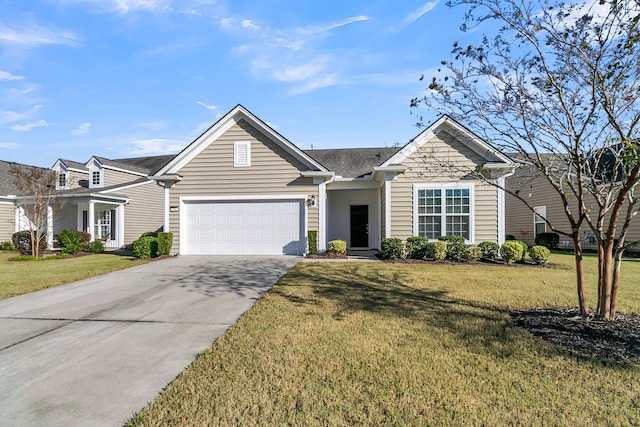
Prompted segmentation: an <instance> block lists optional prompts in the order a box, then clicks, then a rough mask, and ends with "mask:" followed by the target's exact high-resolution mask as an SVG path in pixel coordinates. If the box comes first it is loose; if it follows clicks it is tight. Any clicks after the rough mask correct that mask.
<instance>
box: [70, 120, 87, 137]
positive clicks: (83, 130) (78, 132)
mask: <svg viewBox="0 0 640 427" xmlns="http://www.w3.org/2000/svg"><path fill="white" fill-rule="evenodd" d="M89 129H91V123H89V122H86V123H82V124H79V125H78V126H76V128H75V129H73V130H72V131H71V135H73V136H84V135H86V134H87V133H88V132H89Z"/></svg>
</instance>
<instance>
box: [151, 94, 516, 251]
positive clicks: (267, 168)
mask: <svg viewBox="0 0 640 427" xmlns="http://www.w3.org/2000/svg"><path fill="white" fill-rule="evenodd" d="M444 163H453V164H456V165H458V166H459V168H457V169H454V170H450V169H449V170H444V169H443V168H442V166H441V165H442V164H444ZM513 166H514V165H513V163H512V162H511V161H510V159H509V158H508V157H506V156H504V155H502V154H500V153H499V152H497V151H496V150H494V149H493V148H492V147H490V146H489V145H488V144H487V143H485V142H484V141H482V140H481V139H480V138H478V137H477V136H475V135H474V134H472V133H471V132H470V131H469V130H467V129H466V128H464V127H463V126H461V125H460V124H459V123H457V122H455V121H454V120H452V119H451V118H449V117H447V116H443V117H441V118H440V119H439V120H438V121H436V122H435V123H434V124H432V125H431V126H429V127H428V128H427V129H425V130H424V131H423V132H422V133H420V134H419V135H418V136H417V137H416V138H414V139H413V140H412V141H411V142H409V143H408V144H407V145H406V146H404V147H402V148H400V149H384V148H376V149H350V150H349V149H347V150H309V151H303V150H301V149H299V148H298V147H296V146H295V145H294V144H292V143H291V142H289V141H288V140H287V139H285V138H284V137H283V136H281V135H280V134H279V133H277V132H276V131H275V130H273V129H272V128H271V127H269V126H268V125H267V124H265V123H264V122H263V121H261V120H260V119H258V118H257V117H256V116H254V115H253V114H252V113H250V112H249V111H248V110H246V109H245V108H244V107H243V106H241V105H238V106H237V107H235V108H234V109H233V110H231V111H230V112H229V113H227V114H226V115H225V116H224V117H222V118H221V119H220V120H219V121H218V122H217V123H216V124H214V125H213V126H212V127H211V128H209V129H208V130H207V131H206V132H204V133H203V134H202V135H201V136H199V137H198V138H197V139H196V140H195V141H194V142H193V143H191V144H190V145H189V146H187V147H186V148H185V149H184V150H183V151H182V152H181V153H179V154H178V155H177V156H175V158H173V159H172V160H171V161H169V162H168V163H167V164H166V165H165V166H163V167H162V168H161V169H160V170H158V171H157V172H156V173H155V174H154V176H151V177H150V178H151V179H153V180H155V181H157V182H159V183H160V184H161V185H163V186H164V189H165V190H164V191H165V199H164V200H165V203H164V209H163V212H164V229H165V230H166V231H171V232H173V233H174V247H173V251H175V252H177V253H180V254H283V253H284V254H302V253H305V252H306V250H307V232H308V231H309V230H315V231H317V234H318V247H319V249H320V250H321V251H322V250H325V249H326V246H327V242H328V241H329V240H333V239H338V238H341V239H344V240H346V241H347V246H348V247H349V248H351V249H360V248H363V249H364V248H379V247H380V242H381V239H383V238H386V237H399V238H402V239H406V238H407V237H410V236H412V235H424V236H428V237H430V238H437V237H439V236H440V235H444V234H457V235H462V236H464V237H465V239H466V240H467V241H468V242H470V243H478V242H481V241H494V242H502V241H503V240H504V227H505V217H504V192H503V191H501V190H499V189H498V188H497V187H496V186H493V185H490V184H487V183H485V182H483V181H481V180H478V179H474V178H473V177H472V174H470V173H469V171H470V170H478V169H482V170H486V171H487V173H488V174H490V176H491V177H492V179H493V180H494V182H495V183H496V184H498V185H501V184H503V183H504V175H505V174H506V173H507V172H510V171H511V170H512V169H513ZM465 170H466V172H465Z"/></svg>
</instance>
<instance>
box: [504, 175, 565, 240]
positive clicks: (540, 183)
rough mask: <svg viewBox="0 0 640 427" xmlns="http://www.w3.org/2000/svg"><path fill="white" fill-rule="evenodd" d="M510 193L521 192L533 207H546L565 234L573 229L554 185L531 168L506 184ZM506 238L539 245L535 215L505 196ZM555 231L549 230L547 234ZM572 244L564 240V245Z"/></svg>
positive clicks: (556, 225)
mask: <svg viewBox="0 0 640 427" xmlns="http://www.w3.org/2000/svg"><path fill="white" fill-rule="evenodd" d="M506 186H507V189H508V190H510V191H513V192H515V191H518V192H519V193H518V195H519V196H520V197H522V198H524V199H525V200H526V201H527V203H528V204H529V205H530V206H531V207H537V206H546V209H547V219H548V220H549V221H550V222H551V224H553V225H554V227H556V228H558V229H559V230H561V231H564V232H567V233H569V232H571V226H570V225H569V221H568V220H567V216H566V215H565V213H564V208H563V207H562V199H561V198H560V196H559V195H558V193H557V192H556V190H555V189H554V188H553V186H552V185H551V184H549V182H548V181H547V180H546V179H545V178H544V177H542V176H540V175H539V174H537V173H534V172H533V171H532V170H531V169H530V168H529V167H527V166H521V167H519V168H518V169H516V172H515V173H514V175H513V176H511V177H509V178H507V180H506ZM505 210H506V218H505V219H506V221H505V234H510V235H512V236H514V237H515V238H516V239H517V240H522V241H523V242H525V243H526V244H528V245H530V246H531V245H533V244H534V243H535V236H534V229H533V218H534V215H533V212H532V211H531V209H529V208H528V207H527V205H525V203H524V202H522V201H521V200H519V199H518V198H516V197H514V196H512V195H510V194H506V196H505ZM551 231H552V230H551V229H550V228H549V226H547V232H551ZM563 241H570V239H569V238H568V237H566V236H562V235H561V236H560V242H561V245H562V242H563Z"/></svg>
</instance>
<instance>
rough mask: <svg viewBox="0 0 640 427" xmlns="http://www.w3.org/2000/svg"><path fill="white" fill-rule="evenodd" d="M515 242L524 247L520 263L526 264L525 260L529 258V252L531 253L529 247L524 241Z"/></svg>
mask: <svg viewBox="0 0 640 427" xmlns="http://www.w3.org/2000/svg"><path fill="white" fill-rule="evenodd" d="M514 242H518V244H519V245H520V246H522V258H520V259H519V260H518V262H524V259H525V258H526V257H527V252H529V246H528V245H527V244H526V243H525V242H523V241H522V240H514Z"/></svg>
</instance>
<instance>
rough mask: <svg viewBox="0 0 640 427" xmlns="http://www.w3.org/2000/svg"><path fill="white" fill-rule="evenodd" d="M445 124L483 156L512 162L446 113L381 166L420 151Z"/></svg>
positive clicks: (400, 160)
mask: <svg viewBox="0 0 640 427" xmlns="http://www.w3.org/2000/svg"><path fill="white" fill-rule="evenodd" d="M445 125H446V126H448V127H449V128H450V129H452V130H453V131H454V133H453V134H454V136H456V137H457V136H460V137H461V138H460V139H461V141H462V143H463V144H465V145H466V146H467V147H469V149H471V150H472V151H473V152H475V153H476V154H478V155H480V156H482V157H483V158H487V156H488V155H491V156H494V157H495V158H497V159H498V160H499V161H500V162H503V163H512V162H511V160H510V159H509V158H508V157H507V156H505V155H504V154H502V153H500V152H498V151H496V150H495V149H494V148H493V147H491V146H490V145H488V144H487V143H486V142H485V141H483V140H482V139H481V138H480V137H478V136H477V135H475V134H474V133H473V132H471V131H470V130H468V129H467V128H465V127H464V126H462V125H460V124H459V123H458V122H456V121H455V120H453V119H451V118H450V117H449V116H446V115H445V116H442V117H440V118H439V119H438V120H436V121H435V122H434V123H433V124H432V125H430V126H429V127H428V128H427V129H425V130H424V131H422V132H421V133H420V134H419V135H418V136H416V137H415V138H414V139H413V140H411V141H410V142H409V143H408V144H407V145H405V146H404V147H402V148H401V149H400V150H399V151H398V152H397V153H396V154H394V155H393V156H391V158H389V159H388V160H387V161H386V162H384V163H383V164H382V165H381V166H389V165H393V164H399V163H402V162H404V161H405V160H406V159H407V158H408V157H409V156H411V155H412V154H413V153H415V152H416V151H418V149H419V148H420V147H422V146H423V145H424V144H425V143H427V142H428V141H429V140H431V139H432V138H433V137H434V136H436V133H437V131H438V130H439V129H440V128H441V127H443V126H445Z"/></svg>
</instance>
